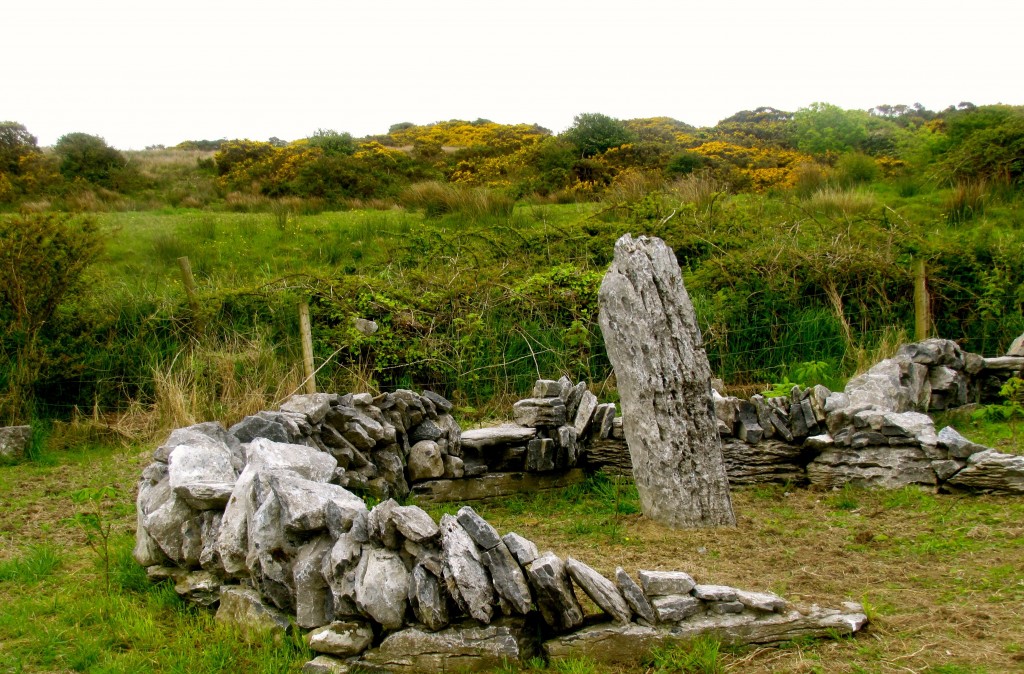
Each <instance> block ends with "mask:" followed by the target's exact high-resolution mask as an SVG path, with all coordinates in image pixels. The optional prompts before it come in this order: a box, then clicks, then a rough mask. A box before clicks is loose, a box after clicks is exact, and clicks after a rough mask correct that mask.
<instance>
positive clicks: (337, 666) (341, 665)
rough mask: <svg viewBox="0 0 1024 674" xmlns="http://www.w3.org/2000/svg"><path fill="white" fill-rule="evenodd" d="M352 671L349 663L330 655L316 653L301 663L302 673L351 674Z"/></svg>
mask: <svg viewBox="0 0 1024 674" xmlns="http://www.w3.org/2000/svg"><path fill="white" fill-rule="evenodd" d="M354 671H355V670H354V669H353V668H352V666H351V664H349V663H348V662H346V661H345V660H339V659H338V658H335V657H331V656H330V655H318V656H316V657H315V658H313V659H312V660H310V661H309V662H307V663H306V664H304V665H302V674H351V673H352V672H354Z"/></svg>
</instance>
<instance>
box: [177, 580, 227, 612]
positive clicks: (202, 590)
mask: <svg viewBox="0 0 1024 674" xmlns="http://www.w3.org/2000/svg"><path fill="white" fill-rule="evenodd" d="M222 582H223V579H222V578H221V577H220V576H218V575H217V574H215V573H211V572H210V571H193V572H192V573H190V574H188V575H186V576H183V577H181V578H179V579H178V580H177V582H176V583H175V584H174V591H175V592H177V593H178V595H179V596H180V597H182V598H184V599H186V600H188V601H191V602H192V603H194V604H198V605H199V606H203V607H206V608H210V607H212V606H215V605H216V604H217V602H219V601H220V587H221V583H222Z"/></svg>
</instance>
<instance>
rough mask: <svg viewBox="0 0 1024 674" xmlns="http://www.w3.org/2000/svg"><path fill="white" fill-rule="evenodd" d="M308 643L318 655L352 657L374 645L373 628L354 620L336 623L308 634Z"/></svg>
mask: <svg viewBox="0 0 1024 674" xmlns="http://www.w3.org/2000/svg"><path fill="white" fill-rule="evenodd" d="M306 643H307V644H309V647H310V649H311V650H314V651H316V652H317V653H326V654H327V655H335V656H338V657H351V656H353V655H359V654H360V653H362V652H363V651H365V650H366V649H367V648H369V647H370V645H371V644H373V628H371V627H370V626H369V625H367V624H366V623H363V622H356V621H353V620H346V621H335V622H332V623H330V624H329V625H324V626H323V627H318V628H317V629H314V630H313V631H311V632H310V633H309V634H307V635H306Z"/></svg>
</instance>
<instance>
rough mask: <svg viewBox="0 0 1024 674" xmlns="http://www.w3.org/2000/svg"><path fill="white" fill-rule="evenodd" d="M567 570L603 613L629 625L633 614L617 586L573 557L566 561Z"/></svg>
mask: <svg viewBox="0 0 1024 674" xmlns="http://www.w3.org/2000/svg"><path fill="white" fill-rule="evenodd" d="M565 568H566V570H567V571H568V572H569V577H570V578H572V580H573V582H575V583H576V585H578V586H579V588H580V589H581V590H583V591H584V592H585V593H586V594H587V596H588V597H590V598H591V599H592V600H593V601H594V603H595V604H597V605H598V606H599V607H600V608H601V610H602V611H604V612H605V613H607V614H608V615H610V616H611V617H612V619H614V620H617V621H619V622H622V623H628V622H629V621H630V619H631V618H632V617H633V612H632V610H630V608H629V604H627V603H626V600H625V598H624V597H623V596H622V593H620V592H619V591H618V589H616V587H615V584H614V583H612V582H611V581H610V580H608V579H607V578H605V577H604V576H602V575H601V574H599V573H598V572H597V571H595V570H594V569H592V568H590V567H589V566H587V565H586V564H584V563H583V562H580V561H577V560H575V559H573V558H572V557H569V558H568V559H566V560H565Z"/></svg>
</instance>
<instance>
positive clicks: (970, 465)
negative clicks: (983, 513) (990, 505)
mask: <svg viewBox="0 0 1024 674" xmlns="http://www.w3.org/2000/svg"><path fill="white" fill-rule="evenodd" d="M949 484H951V485H955V486H957V487H967V488H970V489H977V490H983V491H995V492H1006V493H1010V494H1024V456H1020V455H1016V454H1004V453H1002V452H997V451H996V450H994V449H987V450H985V451H983V452H978V453H976V454H972V455H971V456H970V458H969V459H967V465H966V466H965V467H964V468H963V470H961V471H960V472H959V473H957V474H956V475H954V476H953V477H952V478H950V480H949Z"/></svg>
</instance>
